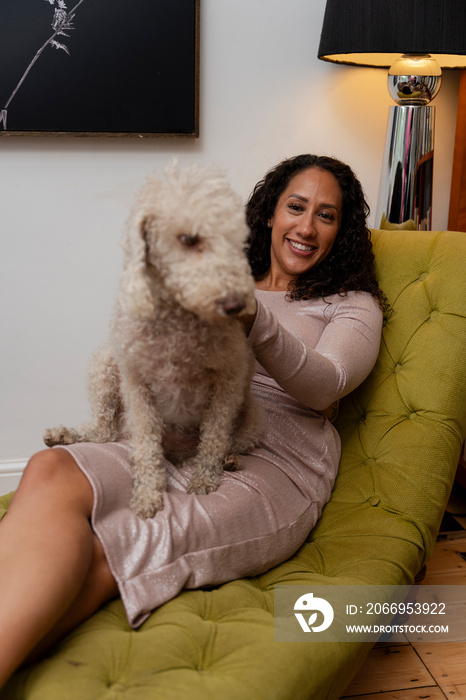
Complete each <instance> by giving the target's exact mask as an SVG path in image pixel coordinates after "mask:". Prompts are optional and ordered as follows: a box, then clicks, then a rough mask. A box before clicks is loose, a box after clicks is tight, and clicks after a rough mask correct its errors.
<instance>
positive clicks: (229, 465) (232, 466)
mask: <svg viewBox="0 0 466 700" xmlns="http://www.w3.org/2000/svg"><path fill="white" fill-rule="evenodd" d="M238 467H239V457H238V455H234V454H229V455H227V456H226V457H225V459H224V461H223V463H222V468H223V469H224V470H225V471H226V472H235V471H236V470H237V469H238Z"/></svg>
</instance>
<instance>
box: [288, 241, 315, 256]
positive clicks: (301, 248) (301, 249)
mask: <svg viewBox="0 0 466 700" xmlns="http://www.w3.org/2000/svg"><path fill="white" fill-rule="evenodd" d="M285 240H287V241H288V243H289V244H290V246H291V248H292V249H293V250H294V251H296V253H298V255H299V254H302V255H304V256H307V255H309V254H311V253H313V252H314V251H315V250H317V248H316V246H310V245H305V244H304V243H300V242H299V241H294V240H292V239H291V238H286V239H285Z"/></svg>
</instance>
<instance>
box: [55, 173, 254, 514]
mask: <svg viewBox="0 0 466 700" xmlns="http://www.w3.org/2000/svg"><path fill="white" fill-rule="evenodd" d="M248 234H249V229H248V226H247V224H246V220H245V212H244V207H243V206H242V204H241V202H240V200H239V198H238V196H237V195H236V194H235V193H234V191H233V190H232V189H231V187H230V186H229V184H228V181H227V179H226V177H225V175H224V174H223V173H222V172H220V171H218V170H216V169H215V168H211V167H201V166H200V165H191V166H188V167H186V168H180V167H179V166H177V165H176V164H172V165H171V166H170V167H169V168H168V169H167V171H166V173H165V177H164V179H163V180H160V179H158V178H150V179H148V180H147V182H146V184H145V186H144V187H143V188H142V190H141V192H140V193H139V195H138V197H137V198H136V201H135V204H134V206H133V208H132V211H131V213H130V217H129V220H128V225H127V234H126V238H125V241H124V244H123V249H124V254H125V261H124V267H123V274H122V278H121V284H120V289H119V294H118V298H117V303H116V308H115V312H114V315H113V320H112V323H111V328H110V336H109V340H108V343H107V344H106V345H105V346H104V347H103V348H101V349H100V350H99V351H98V352H97V354H96V357H95V359H94V362H93V364H92V365H91V369H90V373H89V394H90V403H91V408H92V412H93V416H94V420H93V421H92V422H91V423H88V424H84V425H83V426H81V427H78V428H76V429H72V428H65V427H63V426H58V427H57V428H52V429H48V430H47V431H46V433H45V435H44V441H45V443H46V444H47V445H48V446H54V445H63V444H73V443H76V442H112V441H118V440H127V441H128V446H129V450H130V457H131V472H132V479H133V491H132V498H131V503H130V507H131V509H132V511H133V512H134V513H135V514H136V515H138V516H139V517H141V518H151V517H153V516H154V515H155V514H156V513H157V511H159V510H160V509H162V508H163V491H164V490H165V488H166V465H165V459H166V458H169V459H170V460H171V461H172V462H173V463H175V464H176V465H177V466H180V467H183V466H189V467H191V470H192V471H191V472H190V474H191V477H190V482H189V485H188V492H190V493H196V494H208V493H210V492H212V491H214V490H215V489H217V487H218V486H219V483H220V481H221V477H222V472H223V469H230V470H232V469H235V468H236V467H237V464H238V457H237V455H238V454H244V453H248V452H250V451H251V450H252V449H253V448H254V447H255V446H257V445H258V443H259V441H260V436H261V433H262V429H263V420H264V419H263V416H262V414H261V412H260V410H259V407H258V405H257V403H256V402H255V401H254V399H253V397H252V395H251V390H250V386H251V379H252V375H253V372H254V356H253V353H252V351H251V349H250V347H249V346H248V341H247V338H246V334H245V331H244V329H243V326H242V323H241V320H240V319H241V316H242V315H244V314H246V315H248V314H252V313H253V312H254V310H255V302H254V289H255V284H254V280H253V277H252V274H251V270H250V267H249V263H248V260H247V256H246V252H245V246H246V242H247V238H248ZM186 436H188V438H190V440H189V439H188V440H185V441H184V442H185V443H186V442H187V443H188V446H185V447H184V448H183V445H182V443H183V438H186ZM178 438H179V439H178ZM178 442H179V443H180V444H181V448H180V449H178V447H177V443H178ZM189 443H190V444H189Z"/></svg>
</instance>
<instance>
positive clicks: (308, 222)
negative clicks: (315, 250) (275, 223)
mask: <svg viewBox="0 0 466 700" xmlns="http://www.w3.org/2000/svg"><path fill="white" fill-rule="evenodd" d="M298 233H300V234H301V235H302V236H305V237H309V236H314V235H315V228H314V217H313V216H312V215H311V214H305V215H303V216H302V217H301V219H300V221H299V225H298Z"/></svg>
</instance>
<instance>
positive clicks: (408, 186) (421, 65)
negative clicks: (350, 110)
mask: <svg viewBox="0 0 466 700" xmlns="http://www.w3.org/2000/svg"><path fill="white" fill-rule="evenodd" d="M441 82H442V71H441V68H440V66H439V64H438V63H437V61H436V60H435V59H433V58H432V56H430V55H429V54H403V55H402V56H401V57H400V58H398V59H397V60H396V61H395V63H394V64H393V65H392V66H391V67H390V70H389V71H388V91H389V93H390V95H391V96H392V97H393V99H394V100H395V102H396V103H397V104H396V107H390V115H389V121H388V128H387V137H386V141H385V153H384V159H383V166H382V176H381V180H380V190H379V198H378V203H377V210H376V226H378V227H379V228H403V229H415V230H418V231H428V230H431V228H432V191H433V188H432V184H433V172H434V168H433V164H434V117H435V107H431V106H430V105H429V102H431V101H432V100H433V99H434V97H435V96H436V95H437V93H438V91H439V90H440V85H441Z"/></svg>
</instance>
